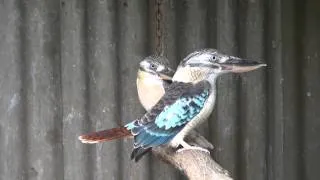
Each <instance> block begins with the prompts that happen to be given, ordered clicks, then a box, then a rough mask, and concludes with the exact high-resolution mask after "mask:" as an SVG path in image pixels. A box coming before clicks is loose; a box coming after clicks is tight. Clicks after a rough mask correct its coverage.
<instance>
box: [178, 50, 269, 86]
mask: <svg viewBox="0 0 320 180" xmlns="http://www.w3.org/2000/svg"><path fill="white" fill-rule="evenodd" d="M262 66H266V64H262V63H259V62H257V61H252V60H246V59H241V58H239V57H235V56H230V55H226V54H223V53H221V52H219V51H218V50H216V49H203V50H200V51H195V52H193V53H191V54H189V55H188V56H187V57H186V58H184V59H183V60H182V61H181V63H180V64H179V66H178V69H177V73H176V74H175V75H174V77H173V80H176V81H184V82H196V81H200V80H202V79H204V78H206V77H207V76H208V75H212V74H213V75H214V76H218V75H220V74H224V73H228V72H233V73H241V72H247V71H252V70H255V69H257V68H259V67H262Z"/></svg>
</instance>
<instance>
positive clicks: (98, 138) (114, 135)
mask: <svg viewBox="0 0 320 180" xmlns="http://www.w3.org/2000/svg"><path fill="white" fill-rule="evenodd" d="M131 136H132V134H131V131H130V130H128V129H127V128H126V127H118V128H112V129H106V130H102V131H97V132H91V133H88V134H84V135H81V136H79V137H78V139H79V140H80V141H81V142H82V143H88V144H94V143H100V142H105V141H111V140H114V139H120V138H126V137H131Z"/></svg>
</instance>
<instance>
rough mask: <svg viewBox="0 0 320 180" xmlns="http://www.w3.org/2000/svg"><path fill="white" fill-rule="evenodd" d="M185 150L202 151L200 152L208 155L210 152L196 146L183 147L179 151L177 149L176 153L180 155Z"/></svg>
mask: <svg viewBox="0 0 320 180" xmlns="http://www.w3.org/2000/svg"><path fill="white" fill-rule="evenodd" d="M185 150H197V151H202V152H205V153H208V154H210V152H209V151H208V150H207V149H205V148H202V147H197V146H190V147H183V148H181V149H178V150H177V153H180V152H182V151H185Z"/></svg>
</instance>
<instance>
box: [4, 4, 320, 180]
mask: <svg viewBox="0 0 320 180" xmlns="http://www.w3.org/2000/svg"><path fill="white" fill-rule="evenodd" d="M159 2H160V6H158V5H157V3H158V2H155V1H152V0H150V1H129V0H121V1H120V0H119V1H116V0H113V1H111V0H110V1H107V0H99V1H98V0H65V1H63V0H60V1H57V0H46V1H44V0H3V1H0V60H1V62H0V90H1V91H0V100H1V102H0V114H1V116H0V162H1V163H0V180H15V179H26V180H28V179H30V180H31V179H38V180H45V179H46V180H50V179H66V180H74V179H77V180H88V179H123V180H124V179H141V180H144V179H145V180H148V179H156V180H160V179H183V177H182V175H180V174H179V173H178V172H177V171H176V170H173V169H172V168H171V167H169V166H167V165H165V164H163V163H162V162H159V161H158V160H156V159H155V158H154V157H152V156H149V157H148V158H144V159H143V160H142V161H141V162H139V163H138V164H135V163H133V162H131V161H130V160H129V153H130V151H131V146H132V145H131V141H129V140H125V141H118V142H110V143H104V144H99V145H91V146H90V145H83V144H81V143H80V142H79V141H78V140H77V136H78V135H79V134H81V133H83V132H88V131H92V130H97V129H104V128H107V127H115V126H117V125H118V124H123V123H125V122H128V121H130V120H132V119H134V118H136V117H137V116H139V115H141V114H142V113H143V109H142V108H141V107H140V105H139V103H138V100H137V93H136V90H135V88H136V87H135V76H136V71H137V64H138V62H139V61H140V60H141V59H142V58H144V57H145V56H147V55H150V54H151V53H153V52H155V51H156V50H159V49H160V50H161V51H162V52H164V54H165V55H166V56H168V57H169V58H170V60H171V61H172V65H173V66H176V65H177V63H178V62H179V60H180V59H181V58H182V57H184V56H185V55H187V54H188V53H190V52H192V51H194V50H196V49H199V48H203V47H213V48H218V49H220V50H222V51H224V52H226V53H230V54H233V55H240V56H241V57H246V58H251V59H258V60H261V61H264V62H267V63H268V65H269V66H268V68H267V69H264V70H259V71H255V72H250V73H246V74H243V75H241V76H238V75H225V76H223V77H221V78H220V79H219V81H218V88H219V89H218V104H217V106H216V110H215V112H214V113H213V115H212V118H211V119H210V120H209V121H208V122H207V123H206V124H204V125H203V126H202V127H201V128H200V129H201V130H203V133H204V134H205V135H206V136H207V137H208V138H209V139H210V140H211V141H212V142H213V144H214V145H215V151H214V153H213V156H214V158H215V159H216V160H217V161H218V162H219V163H221V165H222V166H223V167H225V168H226V169H228V170H230V171H231V173H232V174H233V176H234V177H236V179H241V180H262V179H270V180H271V179H272V180H283V179H285V180H302V179H303V180H316V179H319V178H320V171H319V166H320V141H319V137H320V119H319V117H320V109H319V108H320V80H319V77H320V33H319V32H320V20H319V18H320V1H319V0H306V1H298V0H295V1H290V0H269V1H268V0H217V1H210V0H198V1H195V0H193V1H192V0H183V1H174V0H160V1H159ZM159 15H160V18H158V16H159ZM159 25H160V26H159ZM158 31H160V32H158Z"/></svg>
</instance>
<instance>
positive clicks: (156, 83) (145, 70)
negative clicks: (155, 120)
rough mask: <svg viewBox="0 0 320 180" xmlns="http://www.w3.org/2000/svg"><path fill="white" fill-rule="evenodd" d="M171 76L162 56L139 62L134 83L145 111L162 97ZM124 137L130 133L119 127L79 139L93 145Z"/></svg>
mask: <svg viewBox="0 0 320 180" xmlns="http://www.w3.org/2000/svg"><path fill="white" fill-rule="evenodd" d="M173 74H174V70H172V69H171V68H170V67H169V60H168V59H167V58H165V57H164V56H149V57H146V58H145V59H144V60H142V61H141V62H140V64H139V69H138V73H137V80H136V83H137V90H138V97H139V100H140V103H141V104H142V106H143V107H144V109H145V110H146V111H149V110H150V109H151V108H152V107H153V106H154V105H155V104H156V103H157V102H158V101H159V99H160V98H161V97H162V96H163V95H164V93H165V90H166V89H167V87H168V86H169V85H170V84H171V79H172V76H173ZM125 137H132V134H131V131H129V130H127V129H126V128H125V127H120V128H112V129H106V130H102V131H97V132H91V133H88V134H84V135H82V136H79V139H80V140H81V142H83V143H90V144H94V143H100V142H105V141H110V140H114V139H119V138H125Z"/></svg>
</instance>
